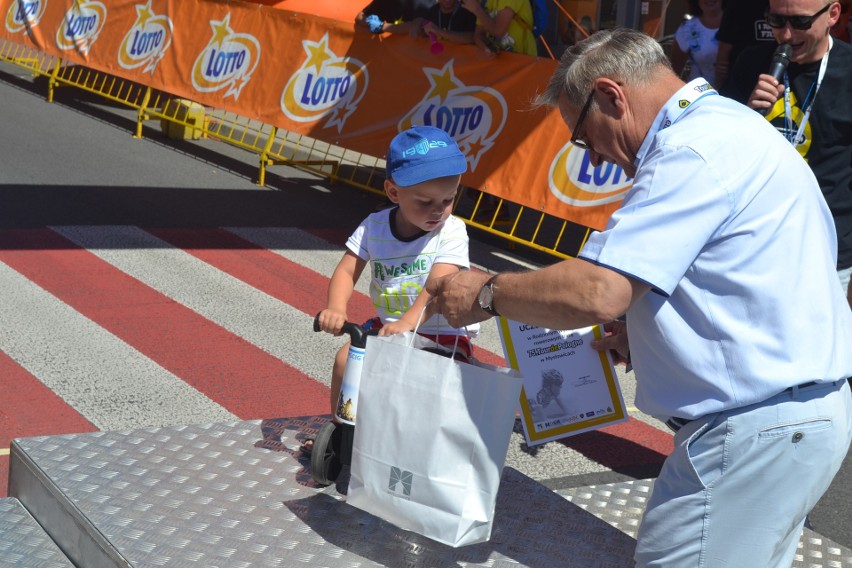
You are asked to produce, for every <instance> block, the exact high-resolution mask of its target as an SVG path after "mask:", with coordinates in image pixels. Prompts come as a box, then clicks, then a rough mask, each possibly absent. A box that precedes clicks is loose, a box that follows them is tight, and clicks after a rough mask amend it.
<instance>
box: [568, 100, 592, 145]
mask: <svg viewBox="0 0 852 568" xmlns="http://www.w3.org/2000/svg"><path fill="white" fill-rule="evenodd" d="M594 96H595V90H594V89H592V92H591V93H589V96H588V98H587V99H586V104H584V105H583V108H582V109H581V110H580V117H579V118H577V126H575V127H574V132H572V133H571V144H573V145H574V146H576V147H578V148H582V149H583V150H591V149H592V146H591V144H589V143H588V142H586V141H585V140H582V139H581V138H580V132H581V127H582V126H583V122H585V120H586V115H587V114H589V109H590V108H591V107H592V98H593V97H594Z"/></svg>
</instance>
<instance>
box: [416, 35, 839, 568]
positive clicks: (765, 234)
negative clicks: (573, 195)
mask: <svg viewBox="0 0 852 568" xmlns="http://www.w3.org/2000/svg"><path fill="white" fill-rule="evenodd" d="M542 101H543V102H544V103H546V104H552V105H557V106H558V107H559V110H560V112H561V114H562V118H563V119H564V121H565V122H566V124H567V125H568V126H569V127H571V128H572V132H573V135H572V137H571V141H572V142H573V144H574V145H575V146H578V147H580V148H585V149H586V150H587V151H588V152H589V156H590V159H591V161H592V163H593V164H599V163H601V161H602V160H606V161H609V162H613V163H615V164H617V165H619V166H621V167H622V168H624V170H625V171H626V172H627V173H628V174H629V175H631V176H633V177H634V183H633V187H632V188H631V190H630V191H629V192H628V194H627V195H626V197H625V199H624V202H623V204H622V206H621V207H620V208H619V209H618V210H617V211H616V212H615V213H614V214H613V216H612V218H611V219H610V221H609V223H608V225H607V228H606V230H605V231H602V232H599V233H594V234H593V235H592V236H591V237H590V239H589V241H588V242H587V244H586V245H585V246H584V248H583V250H582V252H581V253H580V258H577V259H568V260H564V261H561V262H558V263H556V264H554V265H552V266H549V267H546V268H543V269H540V270H534V271H529V272H523V273H501V274H497V275H496V276H488V275H482V274H480V273H476V272H472V271H463V272H460V273H457V274H455V275H453V276H451V277H448V278H443V279H435V280H434V281H432V282H429V283H427V288H426V289H427V291H428V292H429V293H430V294H431V295H432V296H433V298H434V301H435V302H436V304H437V306H438V308H439V309H440V310H441V312H442V313H443V314H444V315H445V316H446V317H447V319H448V320H449V321H450V323H451V324H452V325H454V326H460V325H464V324H467V323H472V322H475V321H479V320H482V319H484V318H487V317H488V316H489V315H498V314H502V315H504V316H506V317H508V318H511V319H514V320H518V321H523V322H526V323H531V324H535V325H539V326H543V327H549V328H556V329H565V328H576V327H581V326H586V325H590V324H594V323H597V322H612V321H613V320H617V319H618V318H619V317H620V316H622V315H625V314H626V324H624V323H622V322H621V321H615V322H613V323H610V324H608V325H607V329H608V330H609V332H610V335H609V336H608V337H607V338H605V339H604V340H602V341H601V342H599V344H598V345H597V348H599V349H611V350H614V351H616V352H617V353H618V354H619V355H620V357H621V358H622V359H630V360H631V362H632V364H633V367H634V369H635V372H636V379H637V393H636V405H637V406H638V407H639V408H640V409H641V410H643V411H644V412H646V413H649V414H652V415H654V416H657V417H659V418H661V419H662V420H664V421H667V423H668V424H669V425H670V427H671V428H672V429H673V430H675V431H676V434H675V439H674V442H675V449H674V452H673V453H672V454H671V455H670V456H669V457H668V459H667V460H666V463H665V465H664V466H663V469H662V471H661V472H660V475H659V477H658V479H657V480H656V483H655V485H654V491H653V494H652V495H651V497H650V499H649V501H648V503H647V507H646V511H645V515H644V518H643V521H642V525H641V527H640V530H639V534H638V539H637V547H636V561H637V564H638V565H639V566H664V567H666V568H672V567H680V566H683V567H687V566H688V567H693V568H694V567H695V566H783V565H788V566H789V565H790V563H791V562H792V558H793V555H794V553H795V550H796V545H797V543H798V539H799V535H800V532H801V529H802V526H803V523H804V520H805V516H806V515H807V513H808V511H809V510H810V509H811V508H812V507H813V505H814V504H815V503H816V502H817V500H818V499H819V498H820V496H821V495H822V494H823V493H824V492H825V490H826V489H827V488H828V486H829V484H830V482H831V480H832V478H833V477H834V475H835V474H836V472H837V470H838V469H839V467H840V465H841V463H842V461H843V458H844V456H845V454H846V452H847V450H848V448H849V444H850V441H852V397H850V392H849V385H848V384H847V382H846V378H847V377H848V376H850V375H852V350H850V349H849V345H852V311H850V310H849V308H848V307H847V305H846V298H845V295H844V291H843V290H842V289H841V286H840V283H839V282H838V280H837V278H836V277H834V275H833V272H834V267H835V263H836V260H837V259H836V254H837V252H836V251H837V243H836V235H835V230H834V225H833V223H832V218H831V214H830V212H829V210H828V207H827V206H826V203H825V200H824V199H823V197H822V194H821V193H820V189H819V186H818V185H817V183H816V180H815V178H814V176H813V174H812V173H811V171H810V169H809V168H808V166H807V164H806V163H805V162H804V161H803V160H802V159H801V157H800V156H799V155H798V153H797V152H796V151H795V149H794V148H793V147H792V146H791V145H790V144H789V143H788V142H787V141H785V140H784V138H783V137H781V136H779V135H778V133H777V132H776V131H775V129H774V128H772V126H771V125H770V124H769V123H767V122H766V121H765V120H764V119H763V118H762V117H761V116H760V115H758V114H757V113H755V112H753V111H751V110H749V109H748V108H746V107H744V106H742V105H740V104H739V103H736V102H735V101H732V100H730V99H727V98H725V97H721V96H718V95H717V93H716V91H714V90H713V89H712V87H710V85H708V84H707V83H706V81H704V80H702V79H696V80H694V81H692V82H690V83H688V84H684V83H683V82H682V81H681V80H680V79H678V77H677V76H676V75H675V74H674V73H673V72H672V70H671V67H670V66H669V63H668V61H667V59H666V56H665V55H664V53H663V51H662V50H661V49H660V47H659V45H658V44H657V43H656V42H655V41H654V40H653V39H651V38H650V37H647V36H645V35H643V34H641V33H640V32H635V31H632V30H608V31H604V32H599V33H597V34H595V35H593V36H591V37H590V38H588V39H587V40H584V41H582V42H580V43H578V44H577V45H575V46H573V47H571V48H570V49H569V50H568V51H566V53H565V54H564V55H563V57H562V60H561V61H560V63H559V66H558V68H557V70H556V72H555V73H554V75H553V77H552V79H551V82H550V84H549V86H548V88H547V90H546V92H545V93H544V94H543V95H542ZM628 334H629V342H628Z"/></svg>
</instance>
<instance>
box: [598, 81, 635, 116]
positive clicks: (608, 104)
mask: <svg viewBox="0 0 852 568" xmlns="http://www.w3.org/2000/svg"><path fill="white" fill-rule="evenodd" d="M595 89H596V90H597V91H598V106H599V107H600V109H601V111H602V112H603V113H605V114H609V115H611V116H616V117H620V116H621V115H622V114H624V112H625V111H626V109H627V106H626V103H627V100H626V98H625V96H624V89H622V87H621V85H619V84H618V83H617V82H616V81H613V80H612V79H610V78H608V77H599V78H598V79H597V80H596V81H595Z"/></svg>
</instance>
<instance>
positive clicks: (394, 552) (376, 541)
mask: <svg viewBox="0 0 852 568" xmlns="http://www.w3.org/2000/svg"><path fill="white" fill-rule="evenodd" d="M323 422H324V420H323V419H318V418H316V417H305V418H290V419H279V420H264V421H247V422H234V423H225V424H212V425H201V426H183V427H176V428H162V429H144V430H134V431H130V432H96V433H90V434H75V435H66V436H50V437H40V438H26V439H19V440H16V444H17V447H18V448H19V450H20V451H21V452H22V454H23V455H24V456H25V457H26V459H28V460H30V461H31V462H32V463H33V464H35V466H36V467H37V469H38V470H40V472H41V473H43V474H44V476H45V478H46V479H47V480H48V481H47V483H51V484H53V487H52V488H51V490H52V492H53V493H56V494H58V495H60V498H61V499H65V500H67V504H68V505H70V506H68V507H66V508H67V509H68V510H75V511H79V514H80V515H81V518H80V519H79V521H80V522H81V523H89V524H91V526H92V527H94V529H96V531H97V532H98V533H99V534H102V535H104V537H105V538H106V539H107V540H108V542H109V543H110V545H111V546H113V547H114V548H115V550H116V551H117V552H118V553H119V555H120V556H121V557H123V558H124V559H126V560H127V561H128V562H129V564H130V565H131V566H134V567H143V566H144V567H149V566H151V567H155V566H168V567H176V568H183V567H202V566H203V567H205V568H215V567H221V568H225V567H228V568H243V567H244V568H249V567H255V566H263V567H275V566H285V567H292V566H310V567H329V568H338V567H340V568H360V567H362V566H392V567H394V568H398V567H411V568H414V567H421V566H423V567H433V566H435V567H437V566H440V567H455V566H488V567H507V568H508V567H513V568H514V567H517V566H535V567H541V566H565V567H572V566H576V567H583V568H585V567H592V566H594V567H601V568H620V567H623V566H630V565H632V560H631V558H632V553H633V548H634V546H635V541H634V540H633V539H632V538H630V537H629V536H628V535H626V534H625V533H624V532H622V531H620V530H617V529H615V528H613V527H612V526H610V525H609V524H607V523H605V522H603V521H602V520H600V519H598V518H597V517H596V516H595V515H593V514H591V513H589V512H587V511H585V510H583V509H582V508H581V507H579V506H576V505H574V504H572V503H571V502H569V501H568V500H566V499H565V498H563V497H562V496H560V495H557V494H556V493H554V492H553V491H551V490H549V489H547V488H546V487H544V486H543V485H541V484H539V483H538V482H536V481H534V480H532V479H530V478H528V477H526V476H524V475H522V474H520V473H519V472H517V471H516V470H514V469H511V468H506V469H505V470H504V474H503V479H502V483H501V487H500V493H499V496H498V500H497V510H496V516H495V524H494V531H493V534H492V538H491V540H490V542H487V543H482V544H478V545H473V546H468V547H463V548H458V549H454V548H451V547H448V546H445V545H442V544H440V543H436V542H434V541H432V540H430V539H427V538H425V537H422V536H420V535H417V534H415V533H411V532H408V531H404V530H401V529H398V528H396V527H394V526H393V525H391V524H389V523H386V522H384V521H382V520H380V519H378V518H377V517H374V516H372V515H370V514H368V513H365V512H363V511H361V510H360V509H356V508H354V507H351V506H349V505H348V504H346V502H345V500H344V493H345V488H346V480H345V479H344V478H341V479H339V480H338V483H337V486H336V487H335V486H331V487H319V486H317V485H316V484H315V483H314V481H313V479H312V478H311V476H310V473H309V471H308V467H309V461H308V460H307V459H305V458H304V457H301V456H300V454H299V452H298V445H299V443H300V441H301V440H302V439H304V438H306V437H311V436H313V435H314V434H315V433H316V432H317V430H318V429H319V427H320V426H321V425H322V423H323Z"/></svg>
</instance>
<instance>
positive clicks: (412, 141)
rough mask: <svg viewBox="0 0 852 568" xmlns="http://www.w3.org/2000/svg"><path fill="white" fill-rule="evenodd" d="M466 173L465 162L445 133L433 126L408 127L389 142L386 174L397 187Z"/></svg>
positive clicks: (459, 151) (453, 141)
mask: <svg viewBox="0 0 852 568" xmlns="http://www.w3.org/2000/svg"><path fill="white" fill-rule="evenodd" d="M466 171H467V160H466V159H465V157H464V154H462V153H461V150H459V146H458V144H456V141H455V140H453V139H452V138H451V137H450V135H449V134H447V133H446V132H444V131H443V130H441V129H440V128H435V127H434V126H412V127H411V128H409V129H408V130H406V131H404V132H400V133H399V134H397V135H396V136H394V139H393V140H391V143H390V148H389V149H388V158H387V175H388V177H392V178H393V181H394V183H396V184H397V185H399V186H401V187H408V186H409V185H416V184H418V183H423V182H424V181H429V180H430V179H436V178H440V177H445V176H455V175H461V174H463V173H465V172H466Z"/></svg>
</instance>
